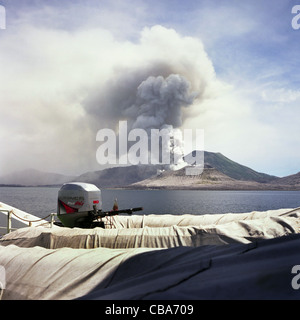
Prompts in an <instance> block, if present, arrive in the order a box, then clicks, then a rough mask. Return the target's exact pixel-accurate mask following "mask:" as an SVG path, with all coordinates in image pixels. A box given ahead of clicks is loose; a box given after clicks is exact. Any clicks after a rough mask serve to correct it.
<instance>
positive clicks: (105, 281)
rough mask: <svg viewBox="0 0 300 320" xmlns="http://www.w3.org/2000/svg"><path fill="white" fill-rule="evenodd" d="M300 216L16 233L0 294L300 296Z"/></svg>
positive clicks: (154, 219)
mask: <svg viewBox="0 0 300 320" xmlns="http://www.w3.org/2000/svg"><path fill="white" fill-rule="evenodd" d="M299 212H300V211H299V209H295V210H276V211H268V212H261V213H260V212H255V213H248V214H228V215H226V214H225V215H205V216H193V215H183V216H163V215H160V216H146V217H143V216H132V217H115V218H114V222H113V229H101V228H95V229H92V230H88V229H78V228H74V229H68V228H59V227H57V228H53V229H50V228H45V227H31V228H23V229H19V230H16V231H14V232H12V233H10V234H7V235H5V236H4V237H3V238H2V239H1V240H0V265H1V266H3V267H4V269H5V272H6V289H5V290H4V294H3V297H2V298H3V299H76V298H80V299H122V300H123V299H175V300H176V299H189V300H193V299H196V300H198V299H240V298H241V299H273V298H274V299H277V298H278V299H294V298H300V295H299V292H298V290H297V289H295V288H294V287H293V286H292V281H293V278H294V277H295V276H296V275H295V274H293V273H292V272H291V271H292V267H293V266H294V265H298V264H300V260H299V247H300V234H299ZM158 221H160V222H158ZM162 222H163V226H161V225H160V224H161V223H162Z"/></svg>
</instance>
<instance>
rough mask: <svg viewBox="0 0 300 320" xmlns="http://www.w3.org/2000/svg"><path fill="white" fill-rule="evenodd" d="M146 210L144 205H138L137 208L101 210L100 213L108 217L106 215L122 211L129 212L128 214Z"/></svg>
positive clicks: (101, 215) (113, 214)
mask: <svg viewBox="0 0 300 320" xmlns="http://www.w3.org/2000/svg"><path fill="white" fill-rule="evenodd" d="M142 210H144V208H143V207H137V208H130V209H121V210H111V211H101V212H100V213H98V215H99V216H100V217H106V216H115V215H118V214H120V213H127V214H132V213H133V212H136V211H142Z"/></svg>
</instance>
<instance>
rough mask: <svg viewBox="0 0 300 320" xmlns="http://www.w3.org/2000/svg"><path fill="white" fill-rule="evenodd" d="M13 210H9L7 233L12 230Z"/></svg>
mask: <svg viewBox="0 0 300 320" xmlns="http://www.w3.org/2000/svg"><path fill="white" fill-rule="evenodd" d="M11 214H12V212H11V211H8V212H7V233H10V231H11Z"/></svg>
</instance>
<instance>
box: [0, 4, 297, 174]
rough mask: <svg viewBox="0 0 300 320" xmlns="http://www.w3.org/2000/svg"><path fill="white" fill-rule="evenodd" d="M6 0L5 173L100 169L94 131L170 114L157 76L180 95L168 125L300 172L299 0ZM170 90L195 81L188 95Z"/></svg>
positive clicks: (247, 157) (250, 161) (263, 166)
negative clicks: (154, 93) (157, 92)
mask: <svg viewBox="0 0 300 320" xmlns="http://www.w3.org/2000/svg"><path fill="white" fill-rule="evenodd" d="M299 4H300V2H299ZM0 5H1V6H3V7H4V8H5V17H6V28H5V29H0V144H1V146H2V148H1V151H2V152H1V157H0V176H2V175H5V174H8V173H10V172H14V171H18V170H23V169H26V168H34V169H38V170H42V171H47V172H57V173H63V174H70V175H77V174H82V173H85V172H88V171H93V170H101V169H103V168H104V167H103V166H101V165H100V164H99V163H98V162H97V159H96V152H97V148H98V147H99V145H100V143H99V141H96V135H97V132H98V131H99V130H100V129H103V128H111V129H114V130H115V129H116V128H117V125H118V123H119V121H123V120H127V121H129V125H131V126H133V125H134V123H136V121H135V120H137V118H138V117H139V120H140V119H144V120H145V119H146V120H145V121H150V118H149V117H148V118H147V117H144V115H145V114H143V113H142V112H144V109H145V108H152V107H153V106H155V110H156V111H155V112H156V113H155V116H156V117H158V115H161V113H162V109H160V110H157V109H159V108H160V106H162V104H161V102H159V103H153V101H154V100H155V99H156V97H154V98H153V99H154V100H151V103H150V102H149V101H150V100H149V99H150V98H149V94H148V93H149V92H150V89H149V88H154V87H155V86H159V85H160V86H161V87H162V88H165V91H166V92H167V94H166V96H167V97H169V96H171V95H172V99H173V98H174V99H177V100H176V102H174V103H173V102H170V105H171V107H172V108H173V106H175V107H174V108H175V109H174V110H175V111H174V112H175V113H174V114H176V116H178V117H177V118H176V119H175V116H174V117H171V116H170V112H171V111H170V110H168V111H166V112H168V115H166V116H165V117H164V118H163V119H164V121H165V124H166V125H173V126H174V127H176V128H180V129H197V128H198V129H203V130H204V146H205V147H204V148H205V150H207V151H211V152H221V153H222V154H224V155H225V156H226V157H228V158H230V159H232V160H234V161H236V162H239V163H241V164H243V165H246V166H248V167H251V168H252V169H254V170H256V171H259V172H264V173H268V174H271V175H276V176H286V175H290V174H294V173H297V172H299V171H300V148H299V145H300V126H299V125H298V122H299V121H298V120H299V118H300V88H299V85H300V72H299V67H300V59H299V52H300V29H299V30H298V29H294V28H293V27H292V19H293V18H294V17H295V14H292V8H293V7H294V5H297V1H287V0H265V1H261V0H252V1H239V0H223V1H217V0H209V1H208V0H186V1H180V0H164V1H162V0H160V1H158V0H151V1H150V0H148V1H146V0H133V1H127V0H104V1H101V0H98V1H95V0H82V1H79V0H77V1H70V0H66V1H65V0H64V1H59V0H53V1H41V0H31V1H29V0H2V1H1V0H0ZM0 19H1V15H0ZM0 22H1V21H0ZM299 24H300V19H299ZM0 25H1V23H0ZM172 79H173V80H172ZM174 79H175V80H174ZM176 79H177V80H176ZM171 80H172V81H171ZM185 84H186V85H185ZM145 88H146V89H145ZM182 88H184V89H182ZM173 90H188V91H189V92H185V94H186V97H188V98H189V100H188V102H186V103H184V102H182V105H178V103H177V102H178V101H181V100H180V98H178V95H177V94H175V93H174V91H173ZM173 93H174V94H173ZM164 97H165V96H164ZM190 97H192V99H190ZM160 98H162V97H161V96H160ZM147 99H148V100H147ZM151 99H152V98H151ZM168 99H169V98H168ZM170 99H171V98H170ZM178 99H179V100H178ZM145 101H146V102H147V103H148V104H147V103H146V102H145ZM155 101H157V100H155ZM168 101H169V100H168ZM145 105H146V107H145ZM153 108H154V107H153ZM172 110H173V109H172ZM148 111H149V110H148ZM148 111H147V112H148ZM151 112H154V111H153V110H152V109H151ZM141 115H142V116H143V117H141ZM147 115H148V114H147ZM171 118H172V119H171ZM147 119H148V120H147ZM151 119H152V118H151ZM152 120H153V119H152ZM152 120H151V121H152ZM175 120H176V121H175ZM139 123H140V122H139ZM160 125H161V124H160ZM149 126H150V122H148V124H147V125H146V124H143V128H144V127H145V128H146V127H147V128H148V127H149ZM159 128H160V127H159Z"/></svg>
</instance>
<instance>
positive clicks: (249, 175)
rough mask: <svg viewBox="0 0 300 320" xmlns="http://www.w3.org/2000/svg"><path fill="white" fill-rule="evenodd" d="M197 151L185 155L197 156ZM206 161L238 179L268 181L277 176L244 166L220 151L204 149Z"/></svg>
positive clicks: (187, 157)
mask: <svg viewBox="0 0 300 320" xmlns="http://www.w3.org/2000/svg"><path fill="white" fill-rule="evenodd" d="M196 152H197V151H193V152H192V153H191V154H188V155H187V156H185V159H186V160H188V159H190V157H191V155H192V156H193V157H195V155H196ZM188 163H191V162H188ZM204 163H205V164H206V165H208V166H211V167H213V168H215V169H217V170H218V171H220V172H222V173H224V174H225V175H227V176H228V177H231V178H233V179H236V180H242V181H256V182H261V183H266V182H270V181H272V180H274V179H276V178H277V177H275V176H271V175H268V174H266V173H261V172H257V171H255V170H253V169H251V168H249V167H246V166H243V165H241V164H239V163H237V162H235V161H232V160H230V159H229V158H227V157H225V156H224V155H223V154H222V153H219V152H217V153H215V152H208V151H204Z"/></svg>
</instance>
